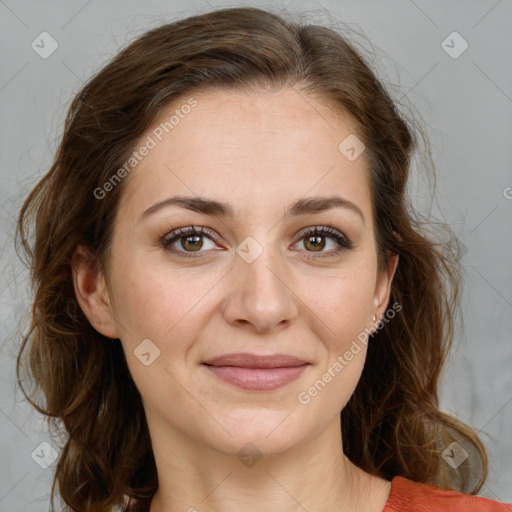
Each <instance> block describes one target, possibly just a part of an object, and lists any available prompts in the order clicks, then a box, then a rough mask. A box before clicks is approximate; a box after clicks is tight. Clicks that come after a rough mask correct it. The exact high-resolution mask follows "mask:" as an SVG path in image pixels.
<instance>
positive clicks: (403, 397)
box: [17, 8, 487, 511]
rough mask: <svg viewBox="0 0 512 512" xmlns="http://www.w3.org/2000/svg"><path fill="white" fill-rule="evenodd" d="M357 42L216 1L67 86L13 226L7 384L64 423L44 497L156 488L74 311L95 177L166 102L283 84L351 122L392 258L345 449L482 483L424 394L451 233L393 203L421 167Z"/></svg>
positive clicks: (449, 303)
mask: <svg viewBox="0 0 512 512" xmlns="http://www.w3.org/2000/svg"><path fill="white" fill-rule="evenodd" d="M363 54H364V52H363V50H362V49H360V50H357V49H356V44H355V42H353V41H350V40H349V38H348V37H346V36H344V35H343V34H342V30H336V29H333V28H329V27H327V26H323V25H322V26H319V25H315V24H312V23H310V22H304V21H302V20H293V21H292V19H291V16H289V19H286V18H285V17H283V16H280V15H276V14H275V13H272V12H269V11H264V10H260V9H256V8H229V9H221V10H216V11H212V12H208V13H206V14H197V15H195V16H192V17H189V18H186V19H182V20H178V21H175V22H173V23H169V24H165V25H163V26H159V27H157V28H154V29H151V30H149V31H147V32H146V33H144V34H143V35H142V36H140V37H138V38H137V39H136V40H135V41H133V42H132V43H131V44H129V45H128V46H127V47H126V48H124V49H123V50H122V51H121V52H120V53H119V54H117V55H116V56H115V57H114V58H113V59H112V60H111V61H110V62H109V63H108V64H107V65H106V66H104V67H103V68H102V69H101V70H100V71H99V72H98V73H97V74H96V75H95V76H93V77H92V78H91V79H90V80H89V81H88V82H87V83H86V84H85V85H84V86H83V88H82V89H81V90H80V91H79V92H78V94H77V95H76V96H75V98H74V99H73V101H72V103H71V106H70V108H69V111H68V113H67V117H66V120H65V125H64V133H63V137H62V141H61V144H60V147H59V148H58V150H57V152H56V155H55V159H54V161H53V164H52V166H51V168H50V169H49V171H48V172H47V173H46V174H45V175H44V176H43V177H42V179H40V181H39V182H38V183H37V185H36V186H35V188H34V189H33V190H32V191H31V193H30V195H29V196H28V197H27V198H26V200H25V202H24V204H23V206H22V208H21V211H20V214H19V219H18V225H17V242H18V245H17V247H18V251H19V252H20V256H21V257H22V258H24V260H25V262H26V264H27V265H28V266H29V269H30V275H31V282H32V288H33V293H34V300H33V304H32V309H31V315H30V325H29V326H27V329H26V331H25V333H24V338H23V342H22V344H21V347H20V351H19V355H18V359H17V378H18V383H19V385H20V386H21V389H22V390H23V393H24V394H25V396H26V397H27V399H28V400H29V401H30V403H31V404H32V405H33V406H34V407H35V408H36V409H37V410H38V411H39V412H41V413H43V414H44V415H46V416H47V417H48V422H49V425H50V426H51V427H55V429H56V430H57V431H58V432H60V433H61V434H63V441H62V447H61V453H60V457H59V460H58V464H57V467H56V473H55V478H54V482H53V486H52V493H51V497H52V499H51V502H52V508H53V501H54V493H55V487H56V484H57V483H58V487H59V493H60V495H61V497H62V499H63V500H64V502H65V503H66V505H67V507H69V509H70V510H79V511H107V510H111V509H112V507H113V506H115V505H123V503H124V505H125V507H126V508H125V509H126V510H135V509H136V507H137V506H142V507H144V506H147V505H148V503H149V502H150V500H151V498H152V496H153V495H154V493H155V491H156V489H157V486H158V479H157V471H156V466H155V460H154V457H153V453H152V448H151V443H150V437H149V431H148V425H147V423H146V419H145V414H144V409H143V406H142V402H141V397H140V394H139V392H138V390H137V388H136V386H135V384H134V382H133V380H132V378H131V375H130V373H129V370H128V367H127V364H126V360H125V355H124V352H123V349H122V346H121V343H120V340H118V339H110V338H106V337H104V336H103V335H101V334H100V333H98V332H97V331H96V330H95V329H94V328H93V327H92V326H91V325H90V323H89V322H88V320H87V318H86V317H85V315H84V314H83V312H82V310H81V309H80V307H79V305H78V302H77V299H76V297H75V293H74V288H73V281H72V265H71V258H72V255H73V253H74V250H75V248H76V247H77V246H78V245H79V244H81V245H83V246H85V247H86V248H87V249H88V251H89V254H90V257H91V258H92V260H93V261H94V262H95V264H97V266H98V268H99V269H101V271H102V272H105V273H107V272H108V261H109V251H110V243H111V235H112V229H113V225H114V220H115V214H116V209H117V205H118V203H119V199H120V196H121V194H122V192H123V189H124V185H125V184H126V180H128V179H129V177H127V178H125V179H124V180H121V182H120V183H119V184H117V186H115V187H113V189H112V190H111V191H110V192H109V193H108V194H106V195H105V197H104V198H103V199H101V200H99V199H97V198H96V196H95V194H94V191H95V189H97V188H98V187H101V186H102V185H103V184H104V183H106V182H107V181H108V180H109V179H110V178H111V177H112V175H113V174H114V173H115V172H116V171H117V170H118V169H119V168H120V167H121V166H122V165H123V163H124V162H125V161H126V160H127V158H128V157H129V155H130V154H131V152H132V151H133V150H134V148H135V144H136V142H137V141H138V140H139V138H140V137H141V135H142V134H143V133H144V132H145V131H146V130H147V129H148V128H149V127H150V126H151V125H152V123H154V122H155V120H156V119H158V118H159V116H160V115H161V114H162V112H163V109H164V108H165V107H166V106H167V105H168V104H169V102H171V101H173V100H175V99H176V98H178V97H182V96H184V95H189V94H191V93H193V92H194V91H201V90H205V89H208V88H212V87H220V88H223V89H224V90H231V91H245V90H248V89H249V88H254V87H256V88H258V87H259V88H265V89H269V90H277V89H279V88H282V87H294V88H295V89H296V91H297V92H298V93H299V94H302V95H307V94H309V95H312V96H315V97H317V98H320V99H321V100H323V101H324V102H326V104H328V105H332V107H333V109H338V110H339V111H340V112H345V113H347V112H348V113H349V114H350V115H351V116H352V117H353V118H354V120H355V121H356V122H357V124H358V126H359V133H358V136H360V138H361V139H362V140H363V142H364V144H365V145H366V151H367V153H368V157H369V160H368V161H369V162H370V163H369V175H370V188H371V195H372V205H373V216H374V225H375V237H376V242H377V247H378V254H379V268H380V269H384V268H385V265H386V255H387V254H388V252H391V253H395V254H398V255H399V256H400V261H399V264H398V268H397V270H396V273H395V277H394V280H393V283H392V289H391V297H390V302H391V303H395V302H396V303H399V304H400V305H401V306H402V311H401V312H400V313H399V314H397V315H396V316H395V318H394V319H393V320H392V321H390V322H389V323H388V324H387V325H385V327H384V328H383V329H381V330H379V331H378V332H377V333H376V334H374V336H373V337H372V341H371V342H370V343H369V345H368V353H367V361H366V365H365V367H364V370H363V372H362V376H361V379H360V381H359V383H358V385H357V388H356V390H355V392H354V394H353V396H352V397H351V399H350V400H349V402H348V403H347V405H346V406H345V408H344V409H343V411H342V412H341V425H342V438H343V440H344V442H345V443H344V451H345V453H346V455H347V456H348V457H349V459H350V460H351V461H352V462H353V463H355V464H356V465H357V466H359V467H360V468H362V469H363V470H365V471H367V472H369V473H371V474H374V475H378V476H380V477H382V478H385V479H388V480H391V479H392V478H393V477H394V476H395V475H401V476H403V477H406V478H409V479H411V480H414V481H418V482H427V483H433V484H435V485H437V486H439V487H443V488H453V489H457V490H462V491H464V492H472V493H476V492H477V491H478V489H480V487H481V485H482V484H483V482H484V480H485V477H486V473H487V458H486V454H485V450H484V447H483V445H482V443H481V441H480V440H479V439H478V437H477V435H476V434H475V433H474V432H473V431H472V430H471V429H470V428H469V427H467V426H466V425H464V424H463V423H461V422H459V421H458V420H456V419H455V418H453V417H452V416H450V415H448V414H446V413H443V412H441V411H440V410H439V406H438V397H437V385H438V379H439V377H440V372H441V370H442V367H443V363H444V361H445V358H446V355H447V353H448V351H449V350H450V347H451V344H452V341H453V339H454V337H455V325H456V319H457V318H458V316H459V314H460V304H459V303H460V294H461V291H460V283H461V270H460V265H459V263H458V261H457V255H456V253H455V251H454V250H452V249H453V244H452V245H450V244H446V243H445V242H443V241H440V239H439V233H440V232H441V230H442V228H443V229H444V233H448V234H450V233H451V231H450V230H449V228H448V226H446V225H444V224H443V223H437V222H436V223H433V222H432V221H430V220H429V219H427V220H425V218H424V217H423V215H420V214H419V213H418V212H417V211H416V210H415V209H414V208H413V206H412V204H411V203H410V199H409V197H408V192H407V184H408V176H409V172H410V167H411V163H412V157H413V155H414V151H415V150H417V149H419V147H420V144H419V143H420V142H421V141H423V142H424V143H425V147H426V148H427V151H426V152H425V153H426V155H427V164H426V165H425V166H424V169H425V170H426V172H427V173H429V172H430V173H431V174H432V175H433V173H434V168H433V165H429V162H430V164H432V158H431V157H429V154H430V153H431V152H430V151H429V150H428V139H427V138H426V137H425V135H424V133H423V131H422V130H421V129H419V128H418V126H416V124H415V121H414V120H407V118H406V116H405V115H404V114H403V113H401V112H399V109H398V105H399V102H398V100H392V99H391V96H390V93H389V92H388V91H387V90H386V89H385V88H384V87H383V85H382V84H381V82H380V81H379V79H378V78H377V76H376V72H375V71H372V67H371V65H370V63H369V59H366V58H365V57H364V56H363ZM434 224H436V225H437V227H438V228H439V230H434V229H433V228H434V227H435V226H434ZM32 234H33V235H34V238H33V241H32V240H31V236H32ZM20 241H21V245H20V244H19V242H20ZM32 242H33V243H32ZM21 253H23V254H21ZM22 371H24V372H25V373H26V376H27V380H28V381H29V382H30V383H31V384H32V386H31V389H30V390H25V389H24V384H23V379H22ZM41 397H42V398H43V402H42V403H38V401H39V399H40V398H41ZM453 441H458V442H459V443H460V444H461V445H462V446H463V447H464V448H465V449H466V450H467V451H469V452H470V457H469V458H468V460H467V461H466V462H465V463H464V464H462V465H461V466H460V467H459V468H458V469H457V470H454V469H452V468H451V467H450V466H449V465H448V464H446V463H445V462H444V460H443V459H442V456H441V453H442V450H443V449H444V448H445V447H446V446H447V445H449V444H450V443H451V442H453ZM472 472H473V473H475V474H476V477H475V475H474V474H471V473H472ZM137 504H138V505H137Z"/></svg>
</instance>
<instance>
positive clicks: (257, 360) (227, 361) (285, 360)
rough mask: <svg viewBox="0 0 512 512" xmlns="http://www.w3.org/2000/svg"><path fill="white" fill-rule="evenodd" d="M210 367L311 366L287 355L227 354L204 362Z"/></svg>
mask: <svg viewBox="0 0 512 512" xmlns="http://www.w3.org/2000/svg"><path fill="white" fill-rule="evenodd" d="M202 364H207V365H210V366H240V367H243V368H285V367H292V366H302V365H304V364H309V363H307V362H306V361H303V360H302V359H299V358H298V357H294V356H290V355H287V354H271V355H267V356H263V355H258V354H249V353H236V354H226V355H224V356H220V357H216V358H214V359H209V360H208V361H203V363H202Z"/></svg>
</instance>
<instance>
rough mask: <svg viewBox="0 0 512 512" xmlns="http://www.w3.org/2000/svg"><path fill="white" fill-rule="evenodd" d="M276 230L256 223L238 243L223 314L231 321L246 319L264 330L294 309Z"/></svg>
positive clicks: (284, 317)
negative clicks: (230, 284) (230, 285)
mask: <svg viewBox="0 0 512 512" xmlns="http://www.w3.org/2000/svg"><path fill="white" fill-rule="evenodd" d="M274 233H275V231H274V230H271V229H270V228H268V227H267V226H264V225H262V224H258V225H257V226H255V227H253V228H252V229H251V234H248V235H247V236H246V237H245V238H244V239H243V240H242V241H241V242H240V243H239V245H238V246H237V248H236V252H237V258H236V260H235V263H234V270H235V271H234V272H233V275H232V279H233V286H232V288H231V293H230V297H226V299H227V301H228V307H227V308H226V310H225V313H226V314H227V315H228V317H229V320H230V321H236V320H245V321H249V322H250V323H252V324H253V325H254V326H255V327H256V328H257V330H265V329H269V328H271V327H272V326H273V325H278V324H280V323H281V322H283V320H290V319H291V317H292V316H293V314H294V311H295V309H296V308H294V307H293V303H294V299H293V297H294V296H293V293H292V292H291V289H292V286H291V283H287V280H289V279H290V277H289V273H288V272H287V269H286V264H285V262H283V261H282V258H280V248H281V247H282V244H280V241H279V240H276V238H275V235H274Z"/></svg>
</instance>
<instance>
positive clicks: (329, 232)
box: [161, 226, 354, 258]
mask: <svg viewBox="0 0 512 512" xmlns="http://www.w3.org/2000/svg"><path fill="white" fill-rule="evenodd" d="M193 235H199V236H207V237H208V238H210V239H211V240H212V241H213V242H214V241H215V235H214V233H213V232H212V231H211V230H209V229H208V228H204V227H201V228H200V229H199V231H198V230H196V229H195V227H194V226H188V227H185V228H180V229H176V230H174V231H171V232H170V233H168V234H167V235H166V236H164V237H163V238H162V240H161V244H162V246H163V248H164V249H165V250H166V251H169V252H171V253H173V254H179V257H184V258H199V257H201V256H196V255H194V252H197V253H201V252H205V251H192V252H187V251H178V250H176V249H174V248H170V246H171V245H172V244H173V243H174V242H175V241H178V240H179V239H182V238H185V237H187V236H193ZM299 235H300V238H299V241H300V240H302V239H304V238H306V237H308V236H309V237H312V236H321V237H330V238H332V239H334V240H335V241H336V243H337V244H338V248H337V249H335V250H334V251H332V250H331V251H328V252H327V253H323V252H319V254H322V255H320V256H315V257H319V258H324V257H329V256H333V255H336V254H339V253H340V252H342V251H348V250H351V249H353V248H354V246H353V244H352V242H351V241H350V240H349V239H348V238H347V237H346V236H345V235H343V234H342V233H340V232H339V231H338V230H336V229H334V228H332V227H330V226H314V227H311V228H307V229H306V230H304V231H302V232H301V233H299ZM306 252H312V253H314V252H315V251H306Z"/></svg>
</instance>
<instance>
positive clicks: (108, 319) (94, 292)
mask: <svg viewBox="0 0 512 512" xmlns="http://www.w3.org/2000/svg"><path fill="white" fill-rule="evenodd" d="M71 266H72V269H73V285H74V288H75V295H76V298H77V300H78V303H79V304H80V307H81V308H82V311H83V312H84V314H85V316H86V317H87V319H88V320H89V322H90V323H91V325H92V326H93V327H94V328H95V329H96V330H97V331H98V332H99V333H101V334H103V335H104V336H107V337H109V338H119V334H118V331H117V327H116V322H115V319H114V312H113V309H112V304H111V301H110V296H109V293H108V289H107V285H106V283H105V279H104V277H103V275H102V274H101V273H100V271H99V270H98V268H97V265H95V263H94V261H93V259H92V258H91V256H90V254H89V253H88V252H87V251H86V250H85V249H84V248H83V247H82V246H81V245H79V246H78V247H77V248H76V249H75V252H74V253H73V257H72V259H71Z"/></svg>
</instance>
